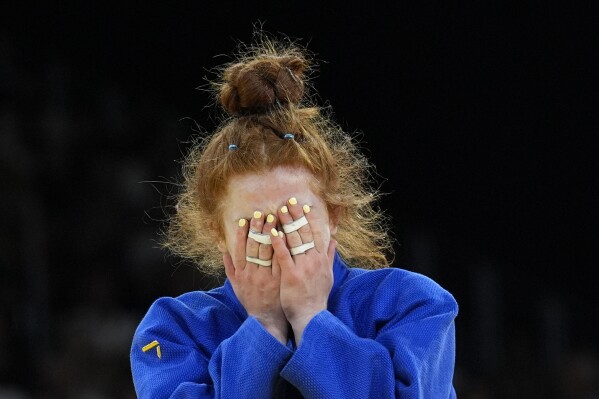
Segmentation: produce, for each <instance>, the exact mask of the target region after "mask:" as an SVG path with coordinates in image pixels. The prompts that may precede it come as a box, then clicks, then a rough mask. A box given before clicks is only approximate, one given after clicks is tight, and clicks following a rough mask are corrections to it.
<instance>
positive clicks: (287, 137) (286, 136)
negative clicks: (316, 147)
mask: <svg viewBox="0 0 599 399" xmlns="http://www.w3.org/2000/svg"><path fill="white" fill-rule="evenodd" d="M294 137H295V135H294V134H293V133H285V134H284V135H283V138H284V139H285V140H293V138H294Z"/></svg>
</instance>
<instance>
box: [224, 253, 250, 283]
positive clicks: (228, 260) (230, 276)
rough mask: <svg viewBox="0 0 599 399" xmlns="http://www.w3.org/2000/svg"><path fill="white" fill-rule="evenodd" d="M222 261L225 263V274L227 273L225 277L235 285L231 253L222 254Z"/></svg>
mask: <svg viewBox="0 0 599 399" xmlns="http://www.w3.org/2000/svg"><path fill="white" fill-rule="evenodd" d="M223 263H224V264H225V274H226V275H227V278H228V279H229V281H230V282H231V285H235V283H236V282H237V281H236V279H235V265H234V264H233V259H232V258H231V255H229V254H223ZM244 263H245V262H244Z"/></svg>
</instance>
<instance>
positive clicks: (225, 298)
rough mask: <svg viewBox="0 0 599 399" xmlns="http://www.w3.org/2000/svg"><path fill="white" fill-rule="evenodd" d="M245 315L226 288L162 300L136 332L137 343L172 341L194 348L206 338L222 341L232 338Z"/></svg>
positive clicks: (194, 292)
mask: <svg viewBox="0 0 599 399" xmlns="http://www.w3.org/2000/svg"><path fill="white" fill-rule="evenodd" d="M244 318H245V315H244V314H242V313H241V312H240V311H239V309H238V307H237V306H236V304H235V302H234V300H233V299H232V298H231V297H230V296H229V295H228V294H227V292H226V289H225V287H219V288H217V289H214V290H211V291H193V292H189V293H186V294H183V295H181V296H179V297H161V298H158V299H157V300H156V301H154V303H153V304H152V305H151V306H150V308H149V309H148V311H147V313H146V314H145V316H144V317H143V319H142V320H141V322H140V323H139V326H138V327H137V329H136V332H135V337H134V342H135V341H137V340H138V339H139V340H141V342H140V344H141V343H143V342H146V341H147V340H148V339H150V338H152V339H158V338H162V339H163V340H169V341H173V342H177V343H179V344H184V345H190V344H198V343H199V342H202V336H203V335H210V336H212V337H215V331H218V334H217V335H219V336H220V338H221V339H225V338H227V337H228V336H230V335H232V334H233V333H234V332H235V330H236V329H237V328H238V327H239V325H240V324H241V323H242V322H243V320H244Z"/></svg>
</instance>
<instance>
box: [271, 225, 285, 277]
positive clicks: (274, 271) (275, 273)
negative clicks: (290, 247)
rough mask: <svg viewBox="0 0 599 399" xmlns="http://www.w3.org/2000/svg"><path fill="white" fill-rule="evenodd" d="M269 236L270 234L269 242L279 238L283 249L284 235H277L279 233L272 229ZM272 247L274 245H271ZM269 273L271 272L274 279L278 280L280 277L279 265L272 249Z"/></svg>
mask: <svg viewBox="0 0 599 399" xmlns="http://www.w3.org/2000/svg"><path fill="white" fill-rule="evenodd" d="M270 234H271V241H272V240H273V239H276V238H279V239H281V240H282V241H283V247H284V248H286V247H285V235H284V234H283V233H281V234H280V235H279V232H278V231H277V229H276V228H274V227H273V228H272V229H271V230H270ZM273 245H274V244H273ZM271 269H272V270H271V272H272V276H273V277H275V278H277V279H278V278H280V277H281V265H280V264H279V259H278V258H277V257H276V256H275V255H274V249H273V257H272V268H271Z"/></svg>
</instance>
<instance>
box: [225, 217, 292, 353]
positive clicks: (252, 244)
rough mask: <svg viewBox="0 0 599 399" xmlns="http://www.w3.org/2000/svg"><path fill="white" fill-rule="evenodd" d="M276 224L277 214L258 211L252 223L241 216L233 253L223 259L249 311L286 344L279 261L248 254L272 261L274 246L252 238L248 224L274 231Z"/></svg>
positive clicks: (286, 330) (230, 277)
mask: <svg viewBox="0 0 599 399" xmlns="http://www.w3.org/2000/svg"><path fill="white" fill-rule="evenodd" d="M276 223H277V220H276V217H274V215H269V217H268V218H267V219H266V221H265V220H264V215H262V213H261V212H258V211H256V212H254V217H253V218H252V219H251V220H250V223H249V226H248V223H247V221H246V220H245V219H241V220H240V221H239V227H238V229H237V231H236V237H235V244H234V251H233V254H229V253H225V254H224V255H223V261H224V264H225V273H226V274H227V278H228V279H229V281H230V282H231V285H232V286H233V291H234V292H235V295H236V296H237V298H238V299H239V301H240V302H241V304H242V305H243V307H244V308H245V310H246V311H247V312H248V314H249V315H251V316H254V317H255V318H256V319H257V320H258V321H259V322H260V323H261V324H262V325H263V326H264V328H266V330H267V331H268V332H270V333H271V334H272V335H273V336H274V337H275V338H277V339H278V340H279V342H281V343H283V344H286V343H287V337H288V330H289V327H288V323H287V319H286V318H285V314H284V313H283V309H282V307H281V301H280V282H281V269H280V267H279V263H278V261H277V260H276V259H272V266H270V267H268V266H261V265H258V264H256V263H253V262H248V261H247V260H246V255H247V256H249V257H253V258H259V259H263V260H270V259H271V258H272V254H273V250H272V246H271V245H265V244H260V243H258V242H257V241H255V240H254V239H252V238H248V227H249V229H251V230H252V231H255V232H259V233H262V232H264V234H270V230H271V229H272V228H274V227H275V226H276Z"/></svg>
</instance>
